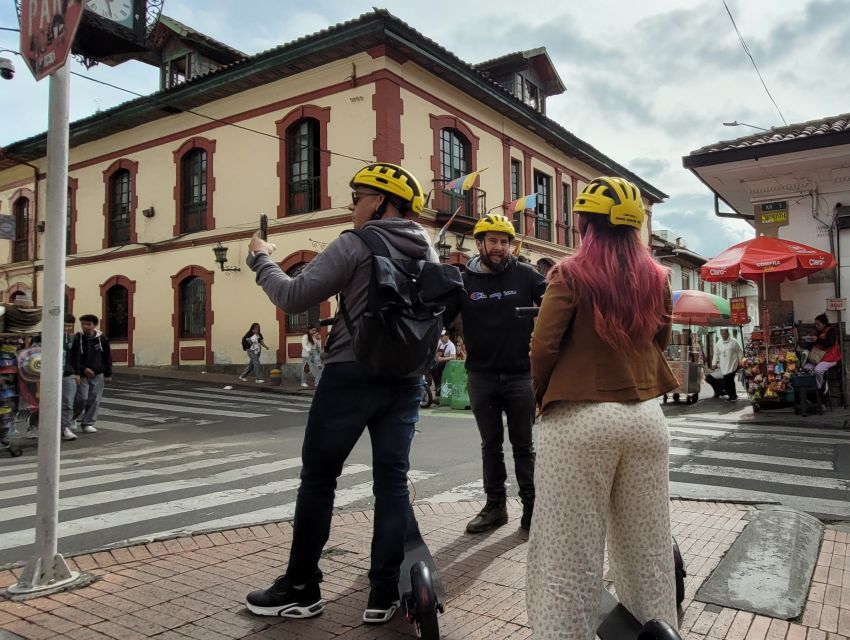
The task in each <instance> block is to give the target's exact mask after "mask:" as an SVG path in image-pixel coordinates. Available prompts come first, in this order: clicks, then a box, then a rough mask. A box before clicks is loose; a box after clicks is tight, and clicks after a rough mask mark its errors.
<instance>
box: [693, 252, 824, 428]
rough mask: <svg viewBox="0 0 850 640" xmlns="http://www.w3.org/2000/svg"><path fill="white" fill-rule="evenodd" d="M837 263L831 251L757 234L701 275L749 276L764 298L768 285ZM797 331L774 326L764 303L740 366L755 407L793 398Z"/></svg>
mask: <svg viewBox="0 0 850 640" xmlns="http://www.w3.org/2000/svg"><path fill="white" fill-rule="evenodd" d="M833 267H835V258H834V257H833V256H832V254H831V253H829V252H828V251H823V250H821V249H815V248H814V247H810V246H808V245H804V244H801V243H799V242H794V241H791V240H781V239H779V238H769V237H766V236H759V237H757V238H753V239H752V240H747V241H746V242H741V243H739V244H736V245H734V246H732V247H730V248H728V249H726V250H725V251H724V252H722V253H721V254H720V255H718V256H717V257H715V258H712V259H711V260H708V261H707V262H706V263H705V264H704V265H703V266H702V268H701V270H700V275H701V276H702V278H703V279H704V280H707V281H709V282H737V281H738V280H749V281H752V282H754V283H756V285H757V286H758V285H759V284H760V285H761V286H760V289H759V294H760V298H761V302H762V303H764V301H765V300H764V298H765V296H766V291H765V289H766V283H767V282H768V281H770V282H782V281H784V280H799V279H800V278H805V277H806V276H809V275H811V274H813V273H816V272H818V271H821V270H823V269H831V268H833ZM798 365H799V355H798V354H797V334H796V331H795V329H794V327H793V326H786V325H771V323H770V318H769V315H768V313H767V309H766V305H762V308H761V317H760V322H759V328H758V329H757V330H754V331H753V333H752V335H751V336H750V340H749V342H748V343H747V346H746V348H745V351H744V358H743V359H742V361H741V366H742V368H743V369H744V376H745V378H744V380H745V384H746V387H747V393H748V396H749V399H750V401H751V402H752V405H753V411H759V410H760V409H761V408H762V407H763V406H764V405H765V404H770V403H772V404H774V405H781V404H785V403H787V402H793V401H794V389H793V388H794V386H795V385H794V376H795V375H797V374H798V368H799V367H798Z"/></svg>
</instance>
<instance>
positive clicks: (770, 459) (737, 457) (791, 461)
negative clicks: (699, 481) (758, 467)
mask: <svg viewBox="0 0 850 640" xmlns="http://www.w3.org/2000/svg"><path fill="white" fill-rule="evenodd" d="M697 458H713V459H716V460H734V461H736V462H757V463H761V464H773V465H777V466H782V467H799V468H801V469H807V468H808V469H822V470H824V471H835V465H834V464H833V463H832V461H831V460H811V459H809V458H785V457H782V456H766V455H762V454H758V453H736V452H733V451H701V452H700V453H698V454H697Z"/></svg>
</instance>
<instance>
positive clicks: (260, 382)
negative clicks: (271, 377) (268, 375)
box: [257, 380, 265, 384]
mask: <svg viewBox="0 0 850 640" xmlns="http://www.w3.org/2000/svg"><path fill="white" fill-rule="evenodd" d="M264 382H265V380H257V384H263V383H264Z"/></svg>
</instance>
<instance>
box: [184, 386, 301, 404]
mask: <svg viewBox="0 0 850 640" xmlns="http://www.w3.org/2000/svg"><path fill="white" fill-rule="evenodd" d="M194 389H195V391H206V392H207V393H214V394H216V395H217V396H218V397H222V396H231V397H237V398H245V399H247V400H253V399H254V398H256V397H257V396H260V393H262V392H261V391H260V392H258V391H236V390H232V389H210V388H209V387H194ZM272 393H274V394H275V395H278V396H280V397H282V398H286V400H287V401H292V402H303V403H304V404H311V403H312V402H313V397H312V396H299V395H296V394H294V393H280V394H278V393H277V392H274V391H273V392H272ZM260 397H261V398H267V397H268V396H260ZM269 402H271V400H269Z"/></svg>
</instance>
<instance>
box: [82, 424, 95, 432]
mask: <svg viewBox="0 0 850 640" xmlns="http://www.w3.org/2000/svg"><path fill="white" fill-rule="evenodd" d="M83 433H97V429H95V428H94V425H93V424H87V425H83Z"/></svg>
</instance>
